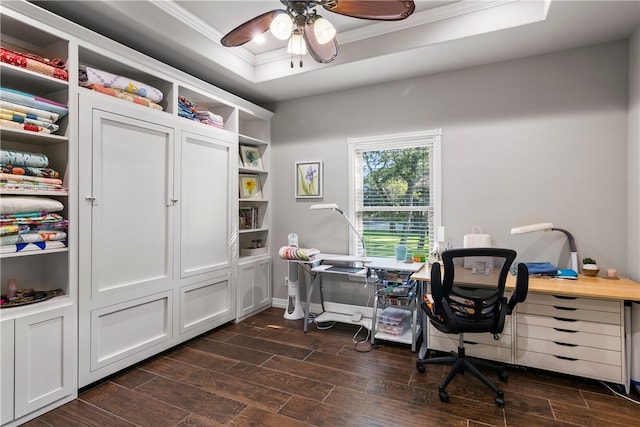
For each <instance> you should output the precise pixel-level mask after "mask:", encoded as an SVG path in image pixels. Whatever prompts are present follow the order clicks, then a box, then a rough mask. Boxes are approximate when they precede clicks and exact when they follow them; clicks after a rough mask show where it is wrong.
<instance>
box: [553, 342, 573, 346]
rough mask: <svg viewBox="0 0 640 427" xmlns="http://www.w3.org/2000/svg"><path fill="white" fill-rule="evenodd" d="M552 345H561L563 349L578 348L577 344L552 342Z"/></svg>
mask: <svg viewBox="0 0 640 427" xmlns="http://www.w3.org/2000/svg"><path fill="white" fill-rule="evenodd" d="M553 343H554V344H556V345H563V346H565V347H577V346H578V344H569V343H566V342H558V341H554V342H553Z"/></svg>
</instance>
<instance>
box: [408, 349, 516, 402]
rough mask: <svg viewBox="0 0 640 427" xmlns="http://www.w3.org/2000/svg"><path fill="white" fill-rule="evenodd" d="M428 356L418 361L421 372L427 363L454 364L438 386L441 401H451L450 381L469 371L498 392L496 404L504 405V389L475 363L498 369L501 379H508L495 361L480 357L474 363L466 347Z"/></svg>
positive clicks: (418, 368) (417, 365)
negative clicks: (446, 354)
mask: <svg viewBox="0 0 640 427" xmlns="http://www.w3.org/2000/svg"><path fill="white" fill-rule="evenodd" d="M426 357H427V358H426V359H418V361H417V362H416V369H417V370H418V372H420V373H424V372H425V365H452V366H453V367H452V368H451V370H450V371H449V373H448V374H447V377H446V378H445V380H444V382H443V383H442V384H441V385H440V387H438V396H439V397H440V401H441V402H448V401H449V394H448V393H447V390H446V388H447V386H448V385H449V383H450V382H451V381H452V380H453V378H454V377H455V376H456V375H458V374H464V373H465V372H466V371H469V372H470V373H471V374H472V375H473V376H474V377H476V378H478V379H479V380H480V381H482V382H483V383H484V384H485V385H487V387H489V388H490V389H491V390H493V392H494V393H495V394H496V399H495V402H496V405H497V406H498V407H500V408H503V407H504V393H503V392H502V390H500V389H499V388H498V386H497V385H496V384H495V383H494V382H493V381H491V380H490V379H489V378H487V377H486V376H485V375H484V374H483V373H482V372H480V371H479V370H478V368H476V366H475V365H476V364H477V365H480V366H484V367H488V368H493V369H496V370H498V377H499V378H500V380H502V381H506V379H507V377H508V375H507V372H506V371H505V370H504V368H503V367H501V366H497V365H494V364H493V363H489V362H486V361H484V360H478V359H473V361H474V363H472V362H471V361H470V360H469V359H471V358H467V357H466V356H465V351H464V347H458V353H457V354H456V353H453V352H452V356H445V357H434V358H428V353H427V356H426Z"/></svg>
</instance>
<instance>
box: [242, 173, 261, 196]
mask: <svg viewBox="0 0 640 427" xmlns="http://www.w3.org/2000/svg"><path fill="white" fill-rule="evenodd" d="M238 183H239V184H240V199H242V200H261V199H262V189H261V188H260V177H259V176H258V175H251V174H240V175H239V179H238Z"/></svg>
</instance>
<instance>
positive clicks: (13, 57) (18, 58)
mask: <svg viewBox="0 0 640 427" xmlns="http://www.w3.org/2000/svg"><path fill="white" fill-rule="evenodd" d="M0 61H2V62H4V63H6V64H11V65H15V66H16V67H21V68H26V69H27V70H31V71H35V72H38V73H42V74H45V75H47V76H51V77H55V78H56V79H60V80H66V81H68V80H69V73H68V72H67V70H65V69H64V61H63V60H62V59H59V58H54V59H53V60H49V59H45V58H41V57H39V56H37V55H33V54H30V53H26V54H25V53H18V52H14V51H12V50H9V49H6V48H3V47H0Z"/></svg>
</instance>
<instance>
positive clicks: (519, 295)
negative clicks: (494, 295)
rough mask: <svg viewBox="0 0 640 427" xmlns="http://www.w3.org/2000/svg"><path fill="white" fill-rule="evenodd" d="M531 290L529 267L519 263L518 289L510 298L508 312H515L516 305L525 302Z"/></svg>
mask: <svg viewBox="0 0 640 427" xmlns="http://www.w3.org/2000/svg"><path fill="white" fill-rule="evenodd" d="M528 292H529V269H528V268H527V265H526V264H524V263H522V262H521V263H519V264H518V276H517V278H516V289H515V290H514V291H513V294H511V298H509V307H508V314H511V313H512V312H513V309H514V307H515V306H516V304H518V303H519V302H523V301H524V300H525V299H527V293H528Z"/></svg>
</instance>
